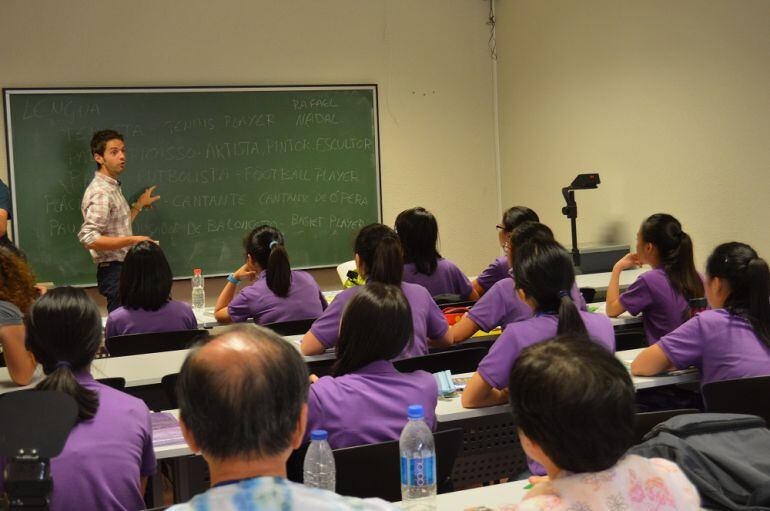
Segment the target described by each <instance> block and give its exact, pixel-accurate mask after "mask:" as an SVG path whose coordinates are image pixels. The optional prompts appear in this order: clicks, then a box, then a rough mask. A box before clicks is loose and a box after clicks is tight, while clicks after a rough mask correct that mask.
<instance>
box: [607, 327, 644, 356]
mask: <svg viewBox="0 0 770 511" xmlns="http://www.w3.org/2000/svg"><path fill="white" fill-rule="evenodd" d="M646 347H647V337H645V335H644V330H641V329H633V330H615V351H625V350H635V349H638V348H646Z"/></svg>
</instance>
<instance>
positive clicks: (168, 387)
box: [160, 373, 179, 408]
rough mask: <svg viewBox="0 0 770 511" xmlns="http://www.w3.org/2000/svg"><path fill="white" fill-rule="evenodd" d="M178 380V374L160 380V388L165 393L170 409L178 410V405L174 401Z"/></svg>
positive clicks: (168, 375) (175, 400)
mask: <svg viewBox="0 0 770 511" xmlns="http://www.w3.org/2000/svg"><path fill="white" fill-rule="evenodd" d="M178 378H179V373H174V374H167V375H166V376H164V377H163V378H161V379H160V386H161V387H163V392H165V393H166V397H167V398H168V401H169V403H171V408H179V403H178V402H177V399H176V381H177V379H178Z"/></svg>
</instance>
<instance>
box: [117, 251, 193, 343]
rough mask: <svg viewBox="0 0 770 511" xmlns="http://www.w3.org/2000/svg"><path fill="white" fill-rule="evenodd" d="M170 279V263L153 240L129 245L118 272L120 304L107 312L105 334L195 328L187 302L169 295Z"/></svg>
mask: <svg viewBox="0 0 770 511" xmlns="http://www.w3.org/2000/svg"><path fill="white" fill-rule="evenodd" d="M171 283H172V275H171V267H170V266H169V265H168V260H166V256H165V254H163V250H161V248H160V246H159V245H158V244H157V243H153V242H151V241H142V242H140V243H137V244H136V245H134V246H133V247H131V249H130V250H129V251H128V254H126V259H125V261H124V262H123V268H122V269H121V272H120V287H119V289H118V291H119V296H120V303H121V304H122V305H121V306H120V307H118V308H117V309H115V310H113V311H112V312H110V314H109V316H107V326H106V329H105V333H104V335H105V337H115V336H117V335H127V334H141V333H148V332H173V331H176V330H193V329H195V328H197V327H198V321H197V320H196V319H195V315H194V314H193V311H192V308H191V307H190V304H188V303H185V302H178V301H176V300H172V299H171Z"/></svg>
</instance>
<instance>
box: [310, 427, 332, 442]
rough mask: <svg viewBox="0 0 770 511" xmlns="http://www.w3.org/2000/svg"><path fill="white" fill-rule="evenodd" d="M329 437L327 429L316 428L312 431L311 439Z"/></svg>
mask: <svg viewBox="0 0 770 511" xmlns="http://www.w3.org/2000/svg"><path fill="white" fill-rule="evenodd" d="M327 438H329V433H327V432H326V430H325V429H314V430H313V431H311V432H310V440H326V439H327Z"/></svg>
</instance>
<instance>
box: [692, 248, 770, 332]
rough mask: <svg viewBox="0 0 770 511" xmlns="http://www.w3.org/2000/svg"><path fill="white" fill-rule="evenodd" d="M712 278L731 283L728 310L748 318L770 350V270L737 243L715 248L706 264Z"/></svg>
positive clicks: (752, 253)
mask: <svg viewBox="0 0 770 511" xmlns="http://www.w3.org/2000/svg"><path fill="white" fill-rule="evenodd" d="M706 273H707V274H708V276H709V277H711V278H714V277H719V278H720V279H724V280H726V281H727V282H728V284H730V296H728V297H727V300H726V303H725V308H726V309H727V310H728V311H730V313H731V314H736V315H740V316H743V317H745V318H746V320H747V321H748V322H749V323H750V324H751V328H752V329H754V333H756V334H757V337H759V338H760V340H761V341H762V342H763V343H765V345H766V346H768V347H770V298H768V296H770V269H768V266H767V262H766V261H765V260H764V259H762V258H761V257H759V255H758V254H757V252H756V251H755V250H754V249H753V248H751V247H750V246H748V245H746V244H745V243H738V242H736V241H733V242H731V243H723V244H722V245H719V246H718V247H717V248H715V249H714V252H712V253H711V255H710V256H709V258H708V261H707V262H706Z"/></svg>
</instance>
